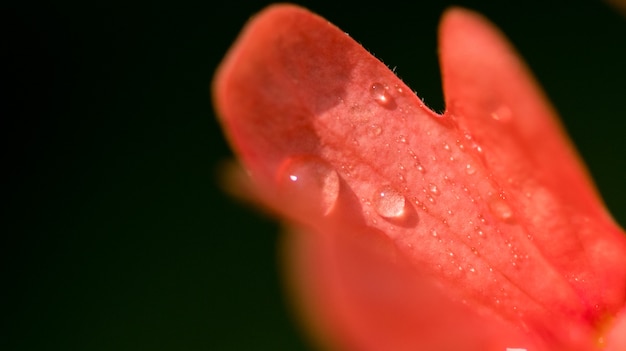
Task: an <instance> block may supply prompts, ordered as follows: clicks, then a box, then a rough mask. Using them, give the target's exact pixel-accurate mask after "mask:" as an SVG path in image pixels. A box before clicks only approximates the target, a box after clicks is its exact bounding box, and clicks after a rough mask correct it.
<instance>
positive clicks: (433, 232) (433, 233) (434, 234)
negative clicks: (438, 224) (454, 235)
mask: <svg viewBox="0 0 626 351" xmlns="http://www.w3.org/2000/svg"><path fill="white" fill-rule="evenodd" d="M430 234H431V235H432V236H434V237H435V238H436V237H437V236H438V235H439V234H437V230H435V229H431V230H430Z"/></svg>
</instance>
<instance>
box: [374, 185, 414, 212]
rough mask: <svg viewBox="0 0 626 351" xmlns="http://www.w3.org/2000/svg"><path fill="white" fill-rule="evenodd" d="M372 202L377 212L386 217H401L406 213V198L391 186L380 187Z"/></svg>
mask: <svg viewBox="0 0 626 351" xmlns="http://www.w3.org/2000/svg"><path fill="white" fill-rule="evenodd" d="M372 202H373V204H374V209H375V210H376V213H378V214H379V215H380V216H381V217H384V218H391V219H395V218H400V217H402V216H404V214H405V213H406V199H405V198H404V196H403V195H402V194H401V193H400V192H398V191H396V190H395V189H393V188H392V187H390V186H383V187H381V188H380V189H378V190H377V191H376V193H374V199H373V201H372Z"/></svg>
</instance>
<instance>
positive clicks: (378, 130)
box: [367, 124, 383, 136]
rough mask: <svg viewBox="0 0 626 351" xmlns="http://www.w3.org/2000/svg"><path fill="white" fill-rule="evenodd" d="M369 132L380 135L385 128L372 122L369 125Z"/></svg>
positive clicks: (372, 134)
mask: <svg viewBox="0 0 626 351" xmlns="http://www.w3.org/2000/svg"><path fill="white" fill-rule="evenodd" d="M367 132H368V134H369V135H371V136H379V135H380V134H381V133H382V132H383V128H381V126H379V125H378V124H372V125H370V126H369V129H368V131H367Z"/></svg>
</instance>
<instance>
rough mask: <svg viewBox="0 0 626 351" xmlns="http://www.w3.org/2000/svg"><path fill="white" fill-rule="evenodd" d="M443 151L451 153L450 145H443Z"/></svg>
mask: <svg viewBox="0 0 626 351" xmlns="http://www.w3.org/2000/svg"><path fill="white" fill-rule="evenodd" d="M443 149H444V150H446V151H450V145H448V143H443Z"/></svg>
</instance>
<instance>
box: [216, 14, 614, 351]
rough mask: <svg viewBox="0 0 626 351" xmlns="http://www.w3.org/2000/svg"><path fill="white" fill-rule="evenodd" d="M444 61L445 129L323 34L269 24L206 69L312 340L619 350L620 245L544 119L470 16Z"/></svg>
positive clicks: (483, 26)
mask: <svg viewBox="0 0 626 351" xmlns="http://www.w3.org/2000/svg"><path fill="white" fill-rule="evenodd" d="M440 57H441V66H442V72H443V85H444V95H445V101H446V112H445V113H444V114H441V115H440V114H436V113H434V112H433V111H431V110H429V109H428V108H427V107H426V106H424V104H423V103H422V101H421V100H420V99H419V98H418V97H417V96H415V95H414V94H413V93H412V91H411V90H410V88H408V87H407V86H406V85H405V84H404V83H403V82H402V81H400V80H399V79H398V78H397V77H396V76H395V75H394V74H393V73H392V72H391V71H390V70H389V69H388V68H387V67H386V66H385V65H384V64H382V63H381V62H380V61H378V60H377V59H376V58H375V57H373V56H372V55H370V54H369V53H367V51H365V50H364V49H363V48H362V47H361V46H360V45H358V44H357V43H356V42H355V41H354V40H352V39H351V38H350V37H349V36H348V35H347V34H345V33H343V32H342V31H341V30H339V29H338V28H336V27H335V26H333V25H332V24H330V23H328V22H327V21H326V20H324V19H323V18H321V17H319V16H317V15H314V14H312V13H311V12H309V11H307V10H305V9H302V8H300V7H297V6H293V5H274V6H271V7H269V8H267V9H266V10H264V11H263V12H262V13H261V14H259V15H257V16H256V17H255V18H253V19H252V20H251V22H250V23H249V24H248V25H247V26H246V28H245V29H244V31H243V32H242V34H241V36H240V37H239V38H238V39H237V42H236V43H235V45H234V46H233V48H232V49H231V51H230V52H229V53H228V55H227V57H226V58H225V60H224V62H223V63H222V65H221V66H220V67H219V68H218V71H217V74H216V78H215V81H214V85H213V93H214V102H215V106H216V109H217V111H218V114H219V115H220V117H221V122H222V124H223V126H224V129H225V132H226V133H227V136H228V137H229V139H230V141H231V143H232V145H233V148H234V149H235V151H236V153H237V155H238V156H239V158H240V161H241V162H242V164H243V165H244V167H245V169H246V171H247V172H248V174H249V176H250V180H251V182H252V184H253V185H252V186H253V187H254V188H255V189H256V190H255V193H256V194H255V196H258V197H259V198H260V201H261V202H262V203H264V204H265V205H266V206H267V207H269V208H270V209H271V210H272V211H274V212H275V213H276V214H277V215H278V216H280V217H281V218H283V219H285V220H286V221H287V222H289V223H291V227H292V228H294V229H293V230H292V233H290V234H289V235H288V236H287V239H286V242H285V251H286V257H287V262H288V268H287V272H288V276H289V277H290V282H291V284H292V285H291V286H292V288H293V291H294V295H295V296H297V297H296V300H297V301H298V305H299V306H300V307H301V309H302V310H303V311H304V316H305V320H306V321H307V323H308V324H309V327H310V328H311V329H312V330H313V331H314V334H315V335H316V336H317V338H318V340H321V342H322V344H324V345H332V346H333V347H334V348H337V349H344V350H507V349H508V350H520V349H526V350H594V349H597V348H599V347H606V348H607V349H609V350H616V348H615V347H618V346H616V345H623V344H624V341H623V337H621V336H620V335H618V334H619V333H618V332H617V331H619V330H622V331H623V328H624V326H623V325H624V324H625V323H624V322H623V319H624V317H618V315H620V314H619V313H620V312H619V311H620V310H623V308H624V302H625V300H626V239H625V236H624V234H623V232H622V231H621V229H620V228H619V227H618V226H616V224H615V223H614V222H613V220H612V219H611V217H610V215H609V214H608V213H607V212H606V210H605V209H604V206H603V204H602V203H601V200H600V199H599V197H598V195H597V193H596V191H595V189H594V188H593V185H592V183H591V181H590V179H589V177H588V175H587V173H586V171H585V169H584V167H583V166H582V164H581V162H580V160H579V159H578V156H577V155H576V153H575V151H574V149H573V147H572V146H571V145H570V142H569V141H568V140H567V137H566V136H565V135H564V133H563V130H562V128H561V126H560V125H559V123H558V121H557V117H556V114H555V112H554V111H553V109H552V108H551V107H550V105H549V103H548V102H547V100H546V98H545V97H544V96H543V93H542V92H541V90H540V89H539V87H538V86H537V84H536V83H535V82H534V81H533V79H532V77H531V75H530V73H529V72H528V69H527V68H526V67H525V66H524V65H523V63H521V62H520V60H519V59H518V56H517V54H516V53H515V52H514V51H513V49H512V48H511V47H510V46H509V44H508V43H507V41H506V40H505V39H504V37H503V36H502V35H501V34H500V33H499V32H498V30H497V29H495V28H494V27H493V26H492V25H491V24H489V23H488V22H487V21H486V20H485V19H484V18H482V17H481V16H479V15H477V14H475V13H473V12H470V11H467V10H463V9H458V8H453V9H450V10H448V11H447V12H446V13H445V14H444V16H443V19H442V22H441V26H440ZM621 315H622V316H623V312H622V313H621Z"/></svg>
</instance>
